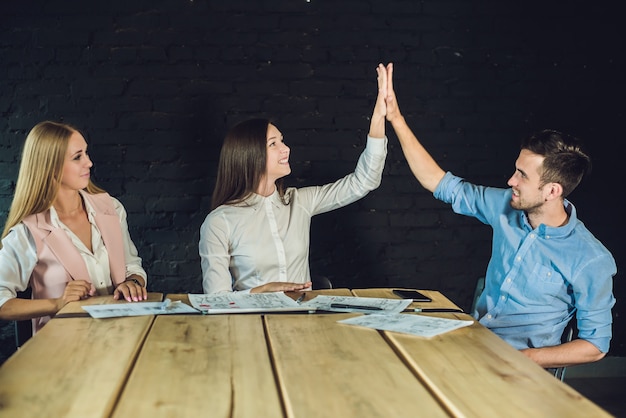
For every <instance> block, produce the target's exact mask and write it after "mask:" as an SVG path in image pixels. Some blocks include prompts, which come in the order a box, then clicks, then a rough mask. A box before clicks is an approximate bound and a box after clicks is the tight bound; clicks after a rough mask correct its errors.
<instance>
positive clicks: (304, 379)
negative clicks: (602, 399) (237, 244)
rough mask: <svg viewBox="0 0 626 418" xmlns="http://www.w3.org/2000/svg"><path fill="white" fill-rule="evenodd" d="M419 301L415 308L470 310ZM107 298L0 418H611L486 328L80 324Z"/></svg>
mask: <svg viewBox="0 0 626 418" xmlns="http://www.w3.org/2000/svg"><path fill="white" fill-rule="evenodd" d="M420 292H422V293H424V294H426V295H427V296H429V297H431V298H432V302H416V303H414V304H413V305H412V306H413V307H437V308H458V306H456V305H455V304H454V303H453V302H451V301H449V300H448V299H447V298H446V297H445V296H444V295H442V294H441V293H440V292H437V291H431V290H420ZM318 294H328V295H342V296H349V295H355V296H362V297H389V298H391V297H393V298H395V297H396V296H395V295H394V294H393V293H392V289H353V290H352V291H351V290H349V289H331V290H323V291H311V292H307V293H306V300H310V299H311V298H313V297H314V296H316V295H318ZM298 295H299V292H294V293H293V294H290V296H292V297H293V298H294V299H295V298H297V297H298ZM167 297H169V298H170V299H172V300H182V301H185V302H187V303H188V297H187V295H186V294H170V295H167ZM108 298H109V299H107V297H104V298H92V299H90V300H88V301H83V302H81V303H76V304H73V305H72V304H68V306H67V307H66V308H64V310H62V311H61V312H60V315H58V316H57V317H55V318H54V319H52V320H51V321H50V322H49V323H48V324H47V325H46V326H45V327H43V329H42V330H41V331H40V332H38V333H37V334H36V335H35V336H34V337H33V338H32V339H31V340H29V341H28V342H27V343H26V344H24V346H23V347H22V348H21V349H20V350H18V351H17V352H16V353H15V354H14V355H13V356H12V357H11V358H9V359H8V360H7V361H6V362H5V363H4V364H3V365H2V367H0V416H11V417H21V416H24V417H30V416H63V417H133V418H139V417H151V418H152V417H160V416H163V417H171V416H197V415H201V416H205V415H207V414H209V415H210V416H215V417H265V416H267V417H298V418H299V417H317V416H319V417H326V416H340V417H357V416H358V417H370V416H371V417H395V416H428V417H446V416H454V417H481V418H482V417H487V418H489V417H501V416H507V417H524V418H526V417H528V416H532V417H533V418H534V417H561V416H562V417H576V416H581V417H591V416H593V417H608V416H610V415H609V414H608V413H606V412H605V411H604V410H602V409H601V408H599V407H598V406H596V405H595V404H593V403H592V402H591V401H589V400H588V399H586V398H584V397H583V396H582V395H580V394H579V393H578V392H576V391H575V390H574V389H572V388H570V387H569V386H568V385H566V384H564V383H562V382H561V381H559V380H557V379H555V378H554V377H553V376H551V375H550V374H549V373H547V372H546V371H545V370H543V369H542V368H540V367H539V366H537V365H536V364H535V363H533V362H532V361H531V360H529V359H527V358H526V357H525V356H524V355H522V354H521V353H520V352H518V351H517V350H515V349H513V348H512V347H511V346H509V345H508V344H506V343H505V342H504V341H502V340H501V339H500V338H498V337H497V336H496V335H495V334H493V333H492V332H491V331H489V330H488V329H486V328H485V327H483V326H482V325H480V324H478V323H477V322H475V323H474V324H473V325H471V326H469V327H465V328H460V329H457V330H454V331H450V332H447V333H445V334H441V335H438V336H435V337H432V338H422V337H417V336H413V335H408V334H402V333H397V332H387V331H378V330H374V329H369V328H363V327H355V326H351V325H346V324H340V323H338V322H337V321H338V320H340V319H343V318H348V317H351V316H357V315H359V314H339V313H334V314H333V313H315V314H309V313H300V314H293V313H289V314H238V315H227V314H221V315H159V316H153V315H146V316H136V317H125V318H107V319H94V318H91V317H88V316H86V317H85V316H83V317H80V316H82V314H81V312H84V310H83V309H82V305H83V304H87V303H88V304H94V303H97V304H101V303H111V302H112V298H110V297H108ZM162 299H163V295H162V294H160V293H155V294H150V301H160V300H162ZM118 303H126V302H124V301H120V302H118ZM70 305H71V306H70ZM409 315H422V314H421V313H420V314H414V313H409ZM428 315H436V316H441V317H444V318H458V319H471V317H470V316H469V315H467V314H465V313H431V314H428ZM77 316H79V317H77Z"/></svg>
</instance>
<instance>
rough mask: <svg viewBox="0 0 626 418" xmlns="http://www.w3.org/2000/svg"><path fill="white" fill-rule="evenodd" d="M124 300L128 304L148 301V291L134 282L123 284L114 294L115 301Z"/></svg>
mask: <svg viewBox="0 0 626 418" xmlns="http://www.w3.org/2000/svg"><path fill="white" fill-rule="evenodd" d="M120 298H124V299H125V300H126V301H127V302H140V301H142V300H146V299H148V290H147V289H146V288H145V287H142V286H139V285H138V284H136V283H134V282H122V283H120V284H119V285H118V286H117V288H116V289H115V291H114V292H113V299H116V300H117V299H120Z"/></svg>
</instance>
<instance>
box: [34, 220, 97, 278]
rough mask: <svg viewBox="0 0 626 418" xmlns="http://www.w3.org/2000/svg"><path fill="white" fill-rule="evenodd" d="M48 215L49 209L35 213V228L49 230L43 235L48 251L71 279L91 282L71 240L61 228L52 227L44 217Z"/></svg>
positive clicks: (83, 262)
mask: <svg viewBox="0 0 626 418" xmlns="http://www.w3.org/2000/svg"><path fill="white" fill-rule="evenodd" d="M49 216H50V211H49V210H48V211H46V212H44V213H38V214H37V215H36V217H37V228H39V229H40V230H42V231H48V232H49V233H48V235H47V236H44V237H43V241H44V242H45V243H46V245H47V246H48V248H50V251H52V253H54V255H55V257H56V258H57V259H58V260H59V262H60V263H61V264H62V265H63V267H64V268H65V270H67V272H68V273H69V274H70V276H71V277H72V279H73V280H86V281H88V282H89V283H91V279H90V278H89V273H88V272H87V266H85V261H84V260H83V258H82V257H81V255H80V253H79V252H78V250H77V249H76V247H75V246H74V244H73V243H72V240H71V239H70V238H69V237H68V236H67V234H66V233H65V231H63V230H62V229H61V228H53V227H52V226H51V225H50V222H49V219H46V217H49Z"/></svg>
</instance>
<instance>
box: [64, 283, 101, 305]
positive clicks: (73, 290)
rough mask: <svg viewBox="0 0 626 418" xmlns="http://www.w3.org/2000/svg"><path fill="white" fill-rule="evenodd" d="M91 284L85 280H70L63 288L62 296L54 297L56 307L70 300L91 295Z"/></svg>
mask: <svg viewBox="0 0 626 418" xmlns="http://www.w3.org/2000/svg"><path fill="white" fill-rule="evenodd" d="M92 291H93V286H92V285H91V283H89V282H87V281H85V280H71V281H69V282H68V283H67V285H66V286H65V289H63V296H61V297H60V298H58V299H56V300H57V302H56V303H57V307H58V308H59V309H61V308H62V307H63V306H65V305H67V304H68V303H70V302H76V301H79V300H81V299H86V298H88V297H89V296H92Z"/></svg>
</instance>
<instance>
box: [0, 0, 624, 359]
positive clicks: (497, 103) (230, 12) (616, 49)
mask: <svg viewBox="0 0 626 418" xmlns="http://www.w3.org/2000/svg"><path fill="white" fill-rule="evenodd" d="M607 3H608V2H602V3H599V4H598V3H593V4H591V3H588V2H582V1H572V2H568V3H567V4H561V3H558V2H554V5H551V3H550V2H538V1H533V0H531V1H527V2H519V3H518V4H512V2H499V1H495V0H479V1H472V2H467V1H461V0H457V1H454V0H443V1H442V0H422V1H415V0H384V1H383V0H342V1H325V0H310V1H306V0H272V1H261V0H254V1H253V0H237V1H235V0H229V1H214V0H205V1H200V0H156V1H155V0H152V1H147V0H139V1H120V0H111V1H107V2H81V1H76V0H49V1H33V0H23V1H19V2H7V3H6V4H3V7H2V9H3V11H2V16H1V17H0V92H1V94H0V113H1V114H2V118H1V119H0V221H1V223H2V224H3V223H4V220H5V219H6V214H7V212H8V208H9V205H10V202H11V198H12V193H13V188H14V186H15V179H16V176H17V168H18V161H19V154H20V149H21V145H22V143H23V140H24V138H25V136H26V134H27V132H28V130H29V129H30V128H31V127H32V126H33V125H34V124H36V123H37V122H39V121H42V120H45V119H50V120H57V121H65V122H69V123H71V124H73V125H75V126H77V127H79V128H80V129H81V130H82V131H83V132H84V133H85V134H86V139H87V141H88V142H89V144H90V150H91V157H92V159H93V161H94V164H95V166H94V180H95V181H96V182H97V183H98V184H99V185H101V186H102V187H103V188H105V189H106V190H108V191H109V192H110V193H111V194H113V195H115V196H116V197H118V198H119V199H120V200H121V201H122V202H123V203H124V204H125V206H126V208H127V210H128V219H129V224H130V230H131V235H132V238H133V239H134V241H135V243H136V245H137V247H138V249H139V253H140V256H141V257H142V258H143V260H144V266H145V268H146V270H147V272H148V274H149V280H150V285H149V288H150V290H153V291H161V292H165V293H167V292H200V291H201V279H200V262H199V257H198V249H197V242H198V236H199V227H200V224H201V223H202V221H203V220H204V217H205V216H206V214H207V213H208V209H209V202H210V195H211V192H212V188H213V185H214V181H215V175H216V163H217V158H218V154H219V149H220V145H221V141H222V139H223V137H224V134H225V132H226V131H227V129H228V128H229V127H230V126H232V125H233V124H234V123H235V122H238V121H240V120H243V119H246V118H249V117H256V116H267V117H271V118H274V119H275V120H276V124H277V126H278V127H279V128H280V129H281V131H282V132H283V133H284V134H285V138H286V141H287V143H288V144H289V145H290V146H291V147H292V154H291V155H292V157H291V162H292V167H293V173H292V175H291V176H290V177H289V178H288V183H289V184H290V185H294V186H305V185H310V184H322V183H324V182H329V181H333V180H335V179H337V178H339V177H341V176H343V175H345V174H347V173H349V172H351V171H352V169H353V168H354V165H355V163H356V158H357V157H358V155H359V153H360V151H361V150H362V148H363V146H364V143H365V135H366V134H367V131H368V126H369V122H368V118H369V115H370V114H371V110H372V107H373V104H374V99H375V93H376V84H375V77H376V73H375V66H376V64H378V63H379V62H384V63H386V62H389V61H393V62H394V63H395V69H396V71H395V77H396V78H395V82H396V83H395V85H396V88H397V92H398V99H399V102H400V105H401V108H402V110H403V111H404V113H405V115H406V117H407V119H408V121H409V124H410V125H411V126H412V127H413V128H414V130H415V132H416V133H417V134H418V135H419V137H420V138H421V139H422V141H423V143H424V144H425V146H426V147H427V148H428V149H429V150H430V151H431V152H432V154H433V155H434V156H435V158H436V159H437V160H438V161H439V163H440V164H441V165H442V167H443V168H444V169H448V170H451V171H453V172H454V173H455V174H458V175H461V176H464V177H466V178H468V179H471V180H474V181H477V182H481V183H484V184H489V185H494V186H502V187H506V181H507V179H508V177H509V176H510V175H511V174H512V171H513V163H514V160H515V158H516V156H517V149H518V148H517V147H518V143H519V139H520V138H521V137H522V136H524V135H526V134H528V133H530V132H532V131H535V130H538V129H542V128H553V129H558V130H563V131H566V132H570V133H572V134H575V135H577V136H580V137H582V138H583V139H584V140H586V142H587V144H588V146H589V149H590V153H591V155H592V158H593V161H594V163H595V164H594V170H593V172H592V173H591V175H590V176H589V177H588V178H586V179H585V180H584V181H583V183H582V184H581V186H579V189H578V190H576V191H575V192H574V193H573V195H572V196H571V200H572V201H573V202H574V203H575V204H576V206H577V208H578V212H579V215H580V218H581V219H582V220H583V221H584V222H585V224H586V225H587V226H588V227H589V229H590V230H591V231H592V232H594V233H595V234H596V236H597V237H598V238H599V239H600V240H602V241H603V242H604V243H605V245H606V246H607V247H608V248H609V249H610V250H611V251H612V252H613V253H614V255H615V257H616V259H617V262H618V266H623V265H625V264H626V260H624V250H623V247H622V246H621V244H620V242H621V240H622V238H623V235H624V232H625V226H624V219H623V216H622V215H619V213H622V210H623V207H624V194H623V193H621V192H619V190H620V189H621V187H620V188H618V179H621V178H622V177H623V176H622V175H621V173H620V170H619V169H618V164H619V163H621V160H622V156H621V154H620V153H618V152H616V150H617V149H618V147H619V144H620V143H621V142H622V137H621V136H622V134H621V133H620V132H622V128H621V124H622V121H623V119H624V113H625V106H624V104H623V97H624V96H625V94H624V93H625V83H624V79H623V75H624V73H625V71H626V68H625V65H624V54H623V40H624V39H625V37H624V29H623V24H622V22H621V21H619V19H618V17H617V14H616V13H615V12H614V9H613V8H612V7H609V5H607ZM557 4H558V7H557ZM620 149H621V148H620ZM618 160H619V163H618ZM620 208H622V209H620ZM312 229H313V231H312V242H311V269H312V272H313V273H316V274H324V275H327V276H329V277H330V278H331V280H332V281H333V282H334V284H335V285H336V286H337V287H344V286H345V287H353V288H356V287H363V286H406V287H414V288H421V289H438V290H441V291H442V292H444V293H445V294H446V295H447V296H448V297H450V298H451V299H452V300H453V301H455V302H456V303H457V304H459V305H460V306H462V307H464V308H466V309H468V308H469V306H470V303H471V299H472V293H473V288H474V283H475V280H476V278H477V277H479V276H481V275H483V274H484V271H485V268H486V264H487V261H488V258H489V252H490V230H489V229H488V228H487V227H485V226H483V225H481V224H480V223H478V222H477V221H475V220H474V219H470V218H466V217H461V216H458V215H455V214H454V213H452V211H451V210H450V209H449V208H448V207H447V206H445V205H443V204H441V203H440V202H437V201H435V200H434V199H433V198H432V196H431V195H430V194H429V193H427V192H425V191H424V190H423V189H422V188H421V187H420V186H419V184H418V183H417V182H416V181H415V179H414V178H413V177H412V175H411V173H410V171H409V169H408V167H407V164H406V162H405V160H404V157H403V156H402V152H401V150H400V148H399V146H398V144H397V141H396V138H395V137H394V135H393V134H390V142H389V155H388V158H387V164H386V168H385V173H384V178H383V183H382V185H381V186H380V188H379V189H378V190H376V191H374V192H373V193H371V194H370V195H368V196H367V197H366V198H364V199H363V200H361V201H359V202H357V203H355V204H353V205H351V206H349V207H346V208H343V209H340V210H337V211H334V212H332V213H328V214H324V215H320V216H318V217H317V218H315V219H314V220H313V225H312ZM622 278H623V273H622V272H620V273H619V274H618V276H617V277H616V280H615V293H616V297H617V299H618V305H617V306H616V307H615V309H614V316H615V324H614V327H615V330H614V340H613V345H612V349H611V350H612V354H615V355H626V347H625V345H626V332H625V330H624V328H625V324H626V323H625V322H624V319H623V318H624V315H625V314H626V312H625V310H624V307H623V306H622V304H621V302H619V301H621V299H622V298H624V297H625V296H626V294H625V292H626V288H625V285H624V283H623V280H621V279H622ZM0 325H2V336H0V338H1V339H2V346H3V353H2V355H3V356H6V355H7V353H8V354H10V347H9V346H10V345H11V344H12V340H11V338H12V335H11V333H12V328H11V324H9V323H2V324H0Z"/></svg>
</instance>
